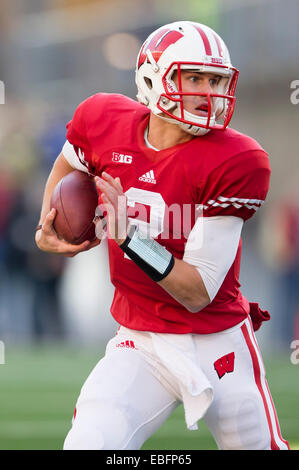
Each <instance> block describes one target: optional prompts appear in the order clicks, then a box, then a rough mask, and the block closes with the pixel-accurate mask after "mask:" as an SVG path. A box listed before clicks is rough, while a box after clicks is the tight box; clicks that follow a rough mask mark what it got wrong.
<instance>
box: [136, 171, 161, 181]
mask: <svg viewBox="0 0 299 470" xmlns="http://www.w3.org/2000/svg"><path fill="white" fill-rule="evenodd" d="M139 181H144V183H152V184H156V183H157V181H156V180H155V175H154V172H153V170H150V171H148V172H147V173H145V174H144V175H142V176H140V178H139Z"/></svg>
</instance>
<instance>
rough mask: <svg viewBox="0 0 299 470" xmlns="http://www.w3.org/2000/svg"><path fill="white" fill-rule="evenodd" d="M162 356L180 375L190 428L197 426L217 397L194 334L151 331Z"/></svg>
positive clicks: (153, 341) (168, 365) (157, 349)
mask: <svg viewBox="0 0 299 470" xmlns="http://www.w3.org/2000/svg"><path fill="white" fill-rule="evenodd" d="M150 335H151V337H152V345H153V348H154V350H155V353H156V354H157V356H158V358H159V359H160V360H161V362H162V363H163V364H164V365H165V367H166V368H167V369H168V370H169V372H170V373H171V374H172V375H173V376H174V377H176V379H177V380H178V383H179V387H180V391H181V394H182V401H183V404H184V409H185V419H186V424H187V427H188V429H190V430H195V429H197V421H198V420H199V419H201V418H202V417H203V415H204V414H205V413H206V411H207V409H208V408H209V406H210V404H211V403H212V400H213V387H212V385H211V383H210V382H209V380H208V378H207V377H206V375H205V374H204V372H203V371H202V369H201V366H200V363H199V358H198V355H197V352H196V347H195V342H194V340H193V337H192V335H189V334H188V335H175V334H162V333H150Z"/></svg>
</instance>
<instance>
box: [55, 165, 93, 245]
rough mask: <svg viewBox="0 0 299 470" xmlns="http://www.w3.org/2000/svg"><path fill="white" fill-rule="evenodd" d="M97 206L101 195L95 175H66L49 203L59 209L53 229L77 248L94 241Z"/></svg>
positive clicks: (75, 172) (72, 173) (80, 172)
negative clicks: (86, 242) (94, 221)
mask: <svg viewBox="0 0 299 470" xmlns="http://www.w3.org/2000/svg"><path fill="white" fill-rule="evenodd" d="M97 205H98V192H97V189H96V185H95V182H94V178H93V177H92V176H89V175H88V174H87V173H84V172H82V171H79V170H74V171H72V172H71V173H69V174H67V175H66V176H64V178H62V179H61V180H60V181H59V183H58V184H57V185H56V187H55V189H54V191H53V194H52V197H51V202H50V207H51V209H53V208H55V209H56V217H55V219H54V223H53V226H54V229H55V231H56V233H57V235H58V236H59V237H61V238H63V239H64V240H66V241H67V242H69V243H72V244H74V245H79V244H80V243H82V242H84V241H86V240H89V241H93V240H95V238H96V234H95V224H94V223H93V219H94V217H95V210H96V207H97Z"/></svg>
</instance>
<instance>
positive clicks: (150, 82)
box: [144, 77, 153, 90]
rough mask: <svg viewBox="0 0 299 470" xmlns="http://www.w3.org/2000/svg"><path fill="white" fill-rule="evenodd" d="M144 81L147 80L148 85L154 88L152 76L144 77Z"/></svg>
mask: <svg viewBox="0 0 299 470" xmlns="http://www.w3.org/2000/svg"><path fill="white" fill-rule="evenodd" d="M144 81H145V83H146V85H147V87H148V88H149V89H150V90H152V88H153V82H152V80H151V79H150V78H148V77H144Z"/></svg>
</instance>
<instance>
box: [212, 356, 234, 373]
mask: <svg viewBox="0 0 299 470" xmlns="http://www.w3.org/2000/svg"><path fill="white" fill-rule="evenodd" d="M214 367H215V370H216V372H217V374H218V377H219V379H221V378H222V377H223V376H224V375H225V374H227V373H230V372H233V370H234V367H235V353H234V352H231V353H229V354H226V355H225V356H222V357H220V359H217V361H215V362H214Z"/></svg>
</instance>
